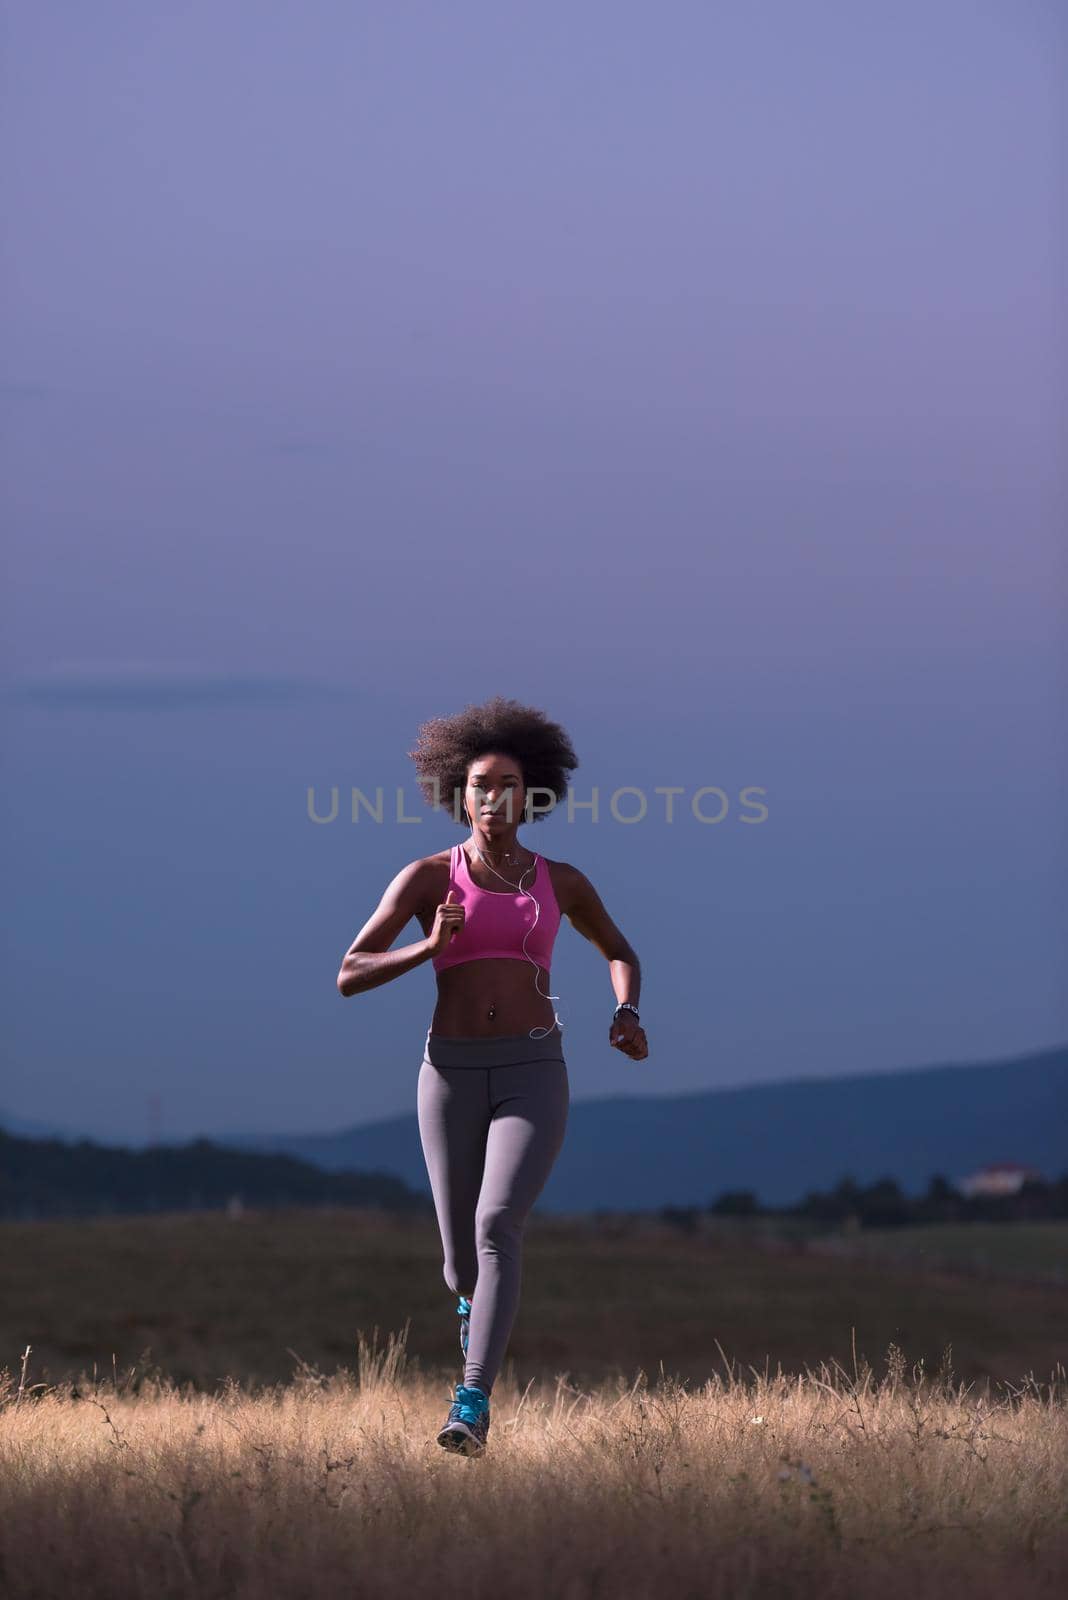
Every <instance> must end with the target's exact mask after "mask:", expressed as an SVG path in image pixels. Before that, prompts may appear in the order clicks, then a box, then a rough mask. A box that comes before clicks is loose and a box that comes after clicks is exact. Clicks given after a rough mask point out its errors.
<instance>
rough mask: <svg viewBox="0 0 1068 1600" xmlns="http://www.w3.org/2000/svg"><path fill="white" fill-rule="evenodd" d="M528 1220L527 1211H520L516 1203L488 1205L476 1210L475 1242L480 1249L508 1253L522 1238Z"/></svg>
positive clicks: (502, 1253) (499, 1253)
mask: <svg viewBox="0 0 1068 1600" xmlns="http://www.w3.org/2000/svg"><path fill="white" fill-rule="evenodd" d="M526 1220H527V1217H526V1212H520V1211H519V1210H518V1209H517V1208H516V1207H515V1206H514V1205H493V1206H486V1207H485V1208H484V1209H483V1210H480V1211H478V1212H476V1214H475V1242H476V1244H477V1246H478V1249H479V1251H480V1252H481V1251H483V1250H490V1251H492V1252H494V1253H495V1254H498V1255H504V1254H507V1253H508V1252H509V1250H510V1248H511V1247H512V1246H513V1245H515V1244H516V1243H517V1242H518V1240H519V1239H520V1238H521V1236H522V1233H523V1228H524V1226H525V1225H526Z"/></svg>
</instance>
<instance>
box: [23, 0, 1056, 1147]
mask: <svg viewBox="0 0 1068 1600" xmlns="http://www.w3.org/2000/svg"><path fill="white" fill-rule="evenodd" d="M1066 60H1068V52H1066V50H1065V14H1064V11H1063V8H1062V7H1060V6H1058V5H1055V4H1045V5H1043V4H1037V3H1020V0H1002V3H999V4H992V3H991V4H984V5H981V6H977V5H975V4H974V3H973V0H968V3H963V0H961V3H950V0H940V3H939V4H937V5H935V6H931V5H929V4H924V5H919V4H915V3H908V4H905V3H902V4H893V5H891V4H880V5H874V4H858V3H854V0H849V3H846V0H840V3H836V4H826V3H816V0H810V3H808V4H806V5H804V6H799V5H794V4H787V3H779V4H774V5H773V4H768V5H764V6H761V7H759V8H756V7H750V6H744V5H741V4H736V5H726V4H722V5H716V6H710V5H707V4H704V3H701V4H698V3H680V4H675V5H672V6H669V7H654V6H652V5H640V6H639V5H633V4H630V5H626V4H620V3H619V0H613V3H611V4H608V3H586V4H583V5H579V6H575V5H571V4H569V5H563V4H560V3H543V4H541V5H539V6H537V7H533V8H510V7H502V6H499V5H495V4H492V3H490V0H485V3H482V4H472V3H469V0H462V3H461V0H457V3H454V4H450V5H448V6H444V5H441V4H437V3H430V0H425V3H422V4H410V3H403V0H396V3H392V0H391V3H388V4H387V3H385V0H383V3H380V4H373V5H353V4H351V3H341V0H337V3H334V4H327V3H323V0H313V3H311V4H308V3H304V4H302V5H300V6H298V5H296V4H295V3H283V0H276V3H273V4H271V5H269V6H264V5H260V4H254V3H252V0H241V3H237V0H232V3H230V4H228V5H225V6H219V5H218V4H215V3H210V4H209V3H203V0H201V3H195V4H186V5H183V6H182V7H167V6H155V7H150V6H145V5H143V4H142V3H140V0H129V3H126V4H114V3H109V0H96V3H94V5H92V6H88V7H87V6H82V5H77V4H73V3H69V4H57V3H55V0H36V3H35V4H33V5H28V4H27V5H21V6H14V7H9V8H8V9H7V13H6V16H5V37H4V53H3V84H2V89H3V94H2V111H0V134H2V140H0V171H2V174H3V193H4V208H3V209H4V216H5V222H6V226H5V230H4V240H3V298H4V304H5V306H6V314H5V319H4V346H5V352H6V361H5V372H4V377H5V380H6V381H5V383H4V385H3V396H2V407H3V409H2V415H3V497H4V502H5V516H4V521H5V524H6V526H7V528H8V539H7V556H6V563H5V567H6V570H5V577H6V579H7V582H6V584H5V591H6V605H5V607H4V642H3V652H4V655H3V677H4V684H3V688H4V698H3V703H2V705H3V709H2V715H3V736H4V752H5V758H6V773H5V783H4V814H3V822H4V861H3V867H4V881H5V885H6V892H5V895H4V918H3V926H4V950H3V956H4V961H3V977H4V983H3V997H2V998H3V1012H4V1017H5V1027H4V1040H3V1043H4V1064H3V1077H2V1082H0V1111H6V1112H9V1113H11V1114H13V1115H15V1116H17V1117H20V1118H24V1119H38V1120H42V1121H48V1122H56V1123H60V1124H62V1125H64V1126H69V1127H70V1128H72V1129H75V1130H77V1131H79V1132H85V1133H88V1134H93V1135H96V1136H99V1137H103V1138H110V1139H119V1138H126V1137H129V1138H132V1139H143V1138H144V1137H145V1136H146V1135H147V1133H148V1132H149V1129H150V1127H152V1126H156V1127H158V1128H159V1131H161V1132H162V1134H163V1136H164V1137H172V1138H173V1137H189V1136H192V1135H195V1134H197V1133H202V1132H203V1133H207V1134H212V1135H223V1134H225V1133H226V1132H228V1131H256V1130H263V1131H283V1130H287V1131H290V1130H326V1129H332V1128H337V1127H341V1126H345V1125H348V1124H351V1123H354V1122H362V1121H366V1120H370V1119H372V1118H375V1117H379V1116H383V1115H388V1114H392V1113H396V1112H401V1111H405V1110H412V1109H414V1089H415V1078H416V1074H417V1070H418V1061H419V1055H420V1050H421V1045H422V1041H423V1037H424V1035H425V1031H426V1027H427V1025H428V1023H429V1019H430V1013H431V1010H432V1007H433V993H434V981H433V973H432V970H431V968H430V967H429V965H427V966H424V967H421V968H419V969H418V970H417V971H416V972H414V973H411V974H409V975H407V976H406V977H404V978H402V979H400V980H398V981H397V982H395V983H393V984H391V985H388V986H387V987H385V988H383V989H379V990H376V991H373V992H372V993H370V994H368V995H365V996H360V997H357V998H355V999H353V1000H349V1001H342V1000H341V999H340V998H339V996H338V995H337V992H336V990H335V987H334V980H335V976H336V973H337V968H338V965H339V962H340V959H341V956H342V954H343V952H344V950H345V948H346V947H347V945H348V944H349V942H350V941H351V939H352V938H353V936H354V935H355V933H356V931H357V929H358V928H359V927H360V926H361V924H362V923H363V922H364V921H365V919H366V918H367V916H368V915H369V914H370V912H371V910H372V909H373V907H374V905H375V903H376V902H377V899H378V897H379V895H380V893H381V891H382V889H383V888H384V886H385V884H386V883H387V882H388V880H389V879H390V878H391V877H392V876H393V874H394V873H395V872H396V871H397V870H398V869H399V867H400V866H401V865H402V864H403V863H404V862H405V861H408V860H411V859H413V857H415V856H416V855H423V854H427V853H429V852H430V851H432V850H436V849H439V848H441V847H442V846H443V845H445V844H448V843H451V842H453V840H455V839H458V838H460V837H462V834H461V832H460V830H459V829H456V828H454V827H453V826H452V825H451V824H450V822H449V821H448V820H447V819H446V818H444V817H436V816H434V815H432V814H431V813H429V812H427V811H426V810H425V808H422V807H421V804H420V800H419V796H418V791H417V789H416V787H415V782H414V768H413V767H412V765H411V763H410V762H409V761H408V760H407V758H406V756H405V751H406V750H407V749H409V748H410V747H411V745H412V744H413V743H414V739H415V734H416V730H417V728H418V725H419V723H420V722H421V721H423V720H424V719H425V718H426V717H429V716H433V715H439V714H443V713H447V712H451V711H454V710H458V709H460V708H461V707H462V706H463V705H465V704H467V703H469V702H471V701H475V700H482V699H484V698H486V697H487V696H489V695H490V694H493V693H498V692H500V693H504V694H509V695H514V696H516V697H518V698H520V699H523V700H527V701H530V702H532V703H534V704H537V705H539V706H542V707H544V709H546V710H547V711H548V712H549V714H550V715H552V716H553V717H555V718H557V719H558V720H560V721H562V722H563V723H564V724H565V725H566V726H567V728H568V729H569V731H570V733H571V735H572V738H573V740H574V743H575V746H576V749H577V751H578V754H579V756H580V759H581V763H582V765H581V767H580V769H579V770H578V772H577V773H576V774H575V779H574V787H575V792H576V797H577V798H578V799H580V800H584V799H588V798H589V795H590V793H591V790H592V788H593V786H594V785H596V786H597V787H598V788H599V790H600V793H601V797H602V820H601V822H600V823H599V824H596V825H594V824H592V823H591V822H590V821H589V820H587V819H588V812H580V813H579V817H580V819H581V820H579V821H576V822H575V823H574V824H571V825H569V824H568V822H567V821H566V819H565V818H564V817H563V816H557V817H554V818H552V819H550V820H549V821H548V822H547V823H543V824H539V825H538V826H537V827H536V828H528V829H527V830H526V831H525V835H524V837H525V839H526V842H527V843H528V844H529V845H531V846H532V847H533V848H536V849H541V850H543V851H544V852H545V853H547V854H548V855H550V856H553V857H555V858H558V859H566V860H571V861H574V862H575V863H576V864H577V865H579V866H581V867H582V868H583V870H585V871H586V872H587V873H588V874H589V875H590V877H591V878H592V879H593V881H594V883H595V884H596V885H597V887H598V889H599V890H600V892H601V895H602V898H603V899H604V901H605V903H606V905H607V906H608V909H609V910H610V912H611V913H612V914H613V916H614V917H615V918H616V920H617V921H618V922H619V923H620V925H621V926H622V927H623V929H624V931H625V932H626V933H627V935H628V937H630V939H631V942H632V943H633V944H634V945H635V947H636V949H637V950H638V953H639V955H640V957H641V959H642V963H643V969H644V986H643V995H642V1013H643V1023H644V1024H645V1025H646V1029H647V1033H648V1037H649V1044H650V1054H649V1057H648V1059H647V1061H645V1062H642V1063H634V1062H631V1061H629V1060H628V1059H627V1058H625V1057H624V1056H622V1055H621V1054H620V1053H619V1052H617V1051H614V1050H612V1049H611V1048H610V1047H609V1046H608V1044H607V1026H608V1021H609V1017H610V1014H611V1008H612V1004H613V997H612V993H611V988H610V984H609V981H608V969H607V966H606V964H605V963H604V961H603V959H602V957H601V956H600V955H599V954H598V953H597V952H596V950H594V949H593V947H592V946H590V945H588V944H587V943H586V942H585V941H584V940H582V939H581V938H580V936H579V935H578V934H577V933H576V932H575V931H574V929H572V928H571V927H570V925H569V924H566V923H565V924H564V926H563V927H562V929H561V933H560V937H559V940H558V942H557V958H556V961H555V963H554V969H553V992H554V993H560V994H561V996H562V999H561V1001H560V1003H559V1007H558V1009H559V1010H560V1012H561V1014H562V1016H563V1017H564V1020H565V1023H566V1039H567V1049H568V1057H569V1066H570V1072H571V1079H572V1089H573V1094H574V1096H575V1097H576V1098H587V1097H591V1096H601V1095H605V1094H611V1093H617V1092H623V1091H627V1092H632V1091H633V1092H650V1093H654V1092H663V1091H665V1090H668V1091H673V1090H678V1091H682V1090H693V1089H695V1088H700V1087H702V1086H707V1087H715V1086H719V1085H728V1084H738V1083H743V1082H753V1081H759V1080H769V1079H775V1078H780V1077H785V1076H792V1075H795V1074H799V1073H805V1074H814V1073H818V1074H837V1073H846V1072H855V1071H858V1070H869V1069H870V1070H876V1069H880V1070H881V1069H890V1068H894V1067H904V1066H909V1065H919V1064H921V1063H925V1062H932V1061H954V1060H961V1061H963V1060H987V1059H994V1058H995V1057H998V1056H1000V1055H1003V1054H1005V1053H1008V1052H1015V1051H1025V1050H1030V1049H1038V1048H1041V1047H1045V1046H1048V1045H1052V1044H1057V1043H1061V1042H1063V1041H1064V1040H1065V1039H1066V1037H1068V984H1066V981H1065V973H1066V972H1068V928H1066V913H1065V903H1066V900H1068V895H1066V890H1068V873H1066V865H1068V860H1066V858H1068V850H1066V836H1065V828H1064V821H1063V819H1064V815H1065V811H1066V806H1068V784H1066V774H1068V748H1066V737H1068V736H1066V732H1065V723H1064V705H1065V699H1064V691H1065V682H1066V677H1065V654H1064V637H1063V617H1064V601H1065V585H1064V574H1065V564H1064V560H1063V547H1062V546H1060V544H1059V539H1060V537H1061V529H1062V526H1063V523H1064V520H1065V512H1066V509H1068V508H1066V504H1065V498H1066V497H1065V481H1066V480H1065V473H1064V436H1063V428H1064V422H1065V405H1064V401H1065V373H1066V344H1065V326H1064V316H1063V306H1062V300H1061V297H1062V296H1063V291H1064V285H1065V250H1064V246H1065V227H1064V223H1065V216H1064V204H1063V188H1062V185H1063V179H1064V171H1063V158H1062V154H1061V152H1062V150H1063V138H1064V132H1065V128H1064V121H1065V119H1064V87H1063V85H1064V82H1065V66H1066ZM334 784H336V785H339V786H340V788H341V790H342V794H343V797H344V796H345V795H346V794H347V791H348V788H349V786H351V785H352V784H357V785H359V786H360V787H362V788H364V789H365V790H367V791H372V790H373V789H374V788H375V787H377V786H378V785H383V786H384V787H385V788H386V791H387V795H392V794H393V792H394V790H395V788H396V786H397V785H401V786H402V787H403V788H404V791H405V794H406V810H407V813H408V815H413V816H414V815H419V816H421V817H422V819H423V820H422V821H421V822H420V823H418V824H412V825H403V824H398V823H396V822H390V823H387V824H383V825H381V826H376V825H374V824H372V823H370V822H368V821H367V820H366V819H364V820H363V821H362V822H360V823H359V824H358V825H353V824H351V823H350V822H346V821H344V820H341V821H339V822H337V823H335V824H332V825H324V826H316V825H315V824H314V823H313V822H311V821H310V820H309V818H308V814H307V791H308V788H309V786H314V787H315V789H316V793H317V795H318V797H319V803H320V804H322V805H324V806H325V805H326V804H327V803H328V798H329V789H330V786H331V785H334ZM672 784H673V785H681V786H683V788H684V790H685V791H686V793H685V795H684V796H683V797H682V802H681V807H680V814H679V816H678V820H677V821H676V822H675V824H674V825H670V826H669V825H667V824H666V823H665V822H664V820H663V817H664V810H663V801H662V799H661V798H660V797H658V796H656V795H655V793H654V790H655V788H656V786H657V785H672ZM621 785H633V786H636V787H638V788H641V789H642V790H643V791H644V792H645V793H646V794H647V796H648V798H649V801H650V805H649V812H648V815H647V816H646V817H645V818H644V819H643V820H642V821H641V822H640V823H635V824H633V825H630V826H628V825H625V824H621V823H618V822H615V821H613V820H612V819H611V818H610V817H609V816H607V815H606V813H607V802H608V797H609V796H610V795H611V793H612V791H613V790H614V789H615V788H617V787H619V786H621ZM705 785H718V786H719V787H721V788H722V789H724V790H725V791H726V792H727V794H728V796H730V798H731V806H730V810H729V812H728V815H727V816H726V817H725V819H724V820H723V821H722V822H721V823H718V824H715V825H702V824H701V823H700V822H698V821H697V820H696V819H695V818H694V817H693V816H692V813H690V812H689V810H688V803H689V798H690V796H691V795H692V793H693V791H695V790H696V789H698V788H701V787H703V786H705ZM749 785H751V786H754V787H759V788H762V789H763V790H764V791H765V795H764V800H765V803H766V805H767V807H768V818H767V821H766V822H764V823H762V824H760V825H758V826H752V825H747V824H746V823H744V822H742V821H741V817H742V815H743V814H745V813H744V807H742V806H740V804H739V796H740V793H741V791H742V790H743V789H744V788H746V786H749ZM343 816H344V810H343ZM417 937H419V930H418V927H417V925H416V924H415V923H414V922H413V923H412V924H411V925H410V927H409V929H408V930H407V931H406V933H405V934H403V935H402V936H401V939H400V940H399V941H398V942H399V943H408V942H410V940H411V939H413V938H417ZM151 1096H158V1097H159V1098H158V1104H159V1107H160V1114H159V1118H158V1121H157V1122H156V1123H155V1124H153V1123H152V1122H151V1121H150V1115H151V1114H150V1110H149V1103H150V1097H151Z"/></svg>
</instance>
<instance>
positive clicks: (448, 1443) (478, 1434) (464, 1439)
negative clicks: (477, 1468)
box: [438, 1383, 490, 1456]
mask: <svg viewBox="0 0 1068 1600" xmlns="http://www.w3.org/2000/svg"><path fill="white" fill-rule="evenodd" d="M489 1425H490V1403H489V1395H487V1394H483V1392H482V1390H481V1389H477V1388H468V1387H467V1386H466V1385H465V1384H462V1383H458V1384H457V1385H456V1399H455V1400H454V1401H453V1403H452V1405H451V1406H450V1407H449V1415H448V1416H447V1417H446V1419H445V1424H444V1426H443V1428H442V1429H441V1432H440V1433H439V1434H438V1444H440V1445H441V1446H443V1448H444V1449H446V1450H454V1451H456V1452H457V1453H458V1454H460V1455H465V1456H480V1455H481V1454H482V1452H483V1450H485V1448H486V1435H487V1433H488V1432H489Z"/></svg>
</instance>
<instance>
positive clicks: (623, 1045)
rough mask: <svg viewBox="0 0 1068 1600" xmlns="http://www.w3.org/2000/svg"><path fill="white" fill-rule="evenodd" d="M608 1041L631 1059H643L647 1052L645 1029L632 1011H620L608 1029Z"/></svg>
mask: <svg viewBox="0 0 1068 1600" xmlns="http://www.w3.org/2000/svg"><path fill="white" fill-rule="evenodd" d="M608 1042H609V1044H611V1045H614V1046H615V1048H616V1049H617V1050H622V1052H623V1054H624V1055H625V1056H630V1058H631V1060H632V1061H644V1060H645V1058H646V1056H647V1055H648V1054H649V1045H648V1043H647V1042H646V1038H645V1029H644V1028H643V1027H642V1025H641V1023H640V1022H639V1021H638V1019H637V1017H636V1016H635V1015H634V1013H633V1012H632V1011H621V1012H620V1013H619V1016H618V1017H617V1018H616V1020H615V1021H614V1022H613V1023H612V1024H611V1026H610V1027H609V1029H608Z"/></svg>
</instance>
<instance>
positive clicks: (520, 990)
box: [430, 956, 556, 1039]
mask: <svg viewBox="0 0 1068 1600" xmlns="http://www.w3.org/2000/svg"><path fill="white" fill-rule="evenodd" d="M535 978H537V984H538V988H539V989H541V990H542V991H543V994H542V995H539V994H538V993H537V991H536V990H535V988H534V982H535ZM437 980H438V1003H437V1005H436V1006H435V1007H434V1015H433V1017H432V1018H431V1021H430V1031H431V1033H440V1034H442V1035H443V1036H444V1037H449V1036H451V1037H453V1038H461V1039H482V1038H485V1039H496V1038H499V1037H500V1036H501V1035H503V1034H509V1033H527V1032H528V1031H529V1030H530V1029H531V1028H551V1027H553V1026H554V1025H555V1022H556V1016H555V1013H554V1011H553V1003H552V1001H551V1000H546V999H545V998H544V996H545V995H547V994H551V993H552V988H551V985H550V983H549V973H548V971H547V970H546V968H545V967H534V966H533V964H532V963H531V962H529V961H527V960H526V959H524V960H522V961H517V960H516V959H515V958H514V957H512V958H509V957H507V956H486V957H483V958H482V959H481V960H478V961H461V962H460V963H459V964H458V965H457V966H455V967H446V968H445V969H444V970H443V971H442V972H439V973H438V974H437ZM491 1010H492V1012H493V1015H492V1016H490V1011H491Z"/></svg>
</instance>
